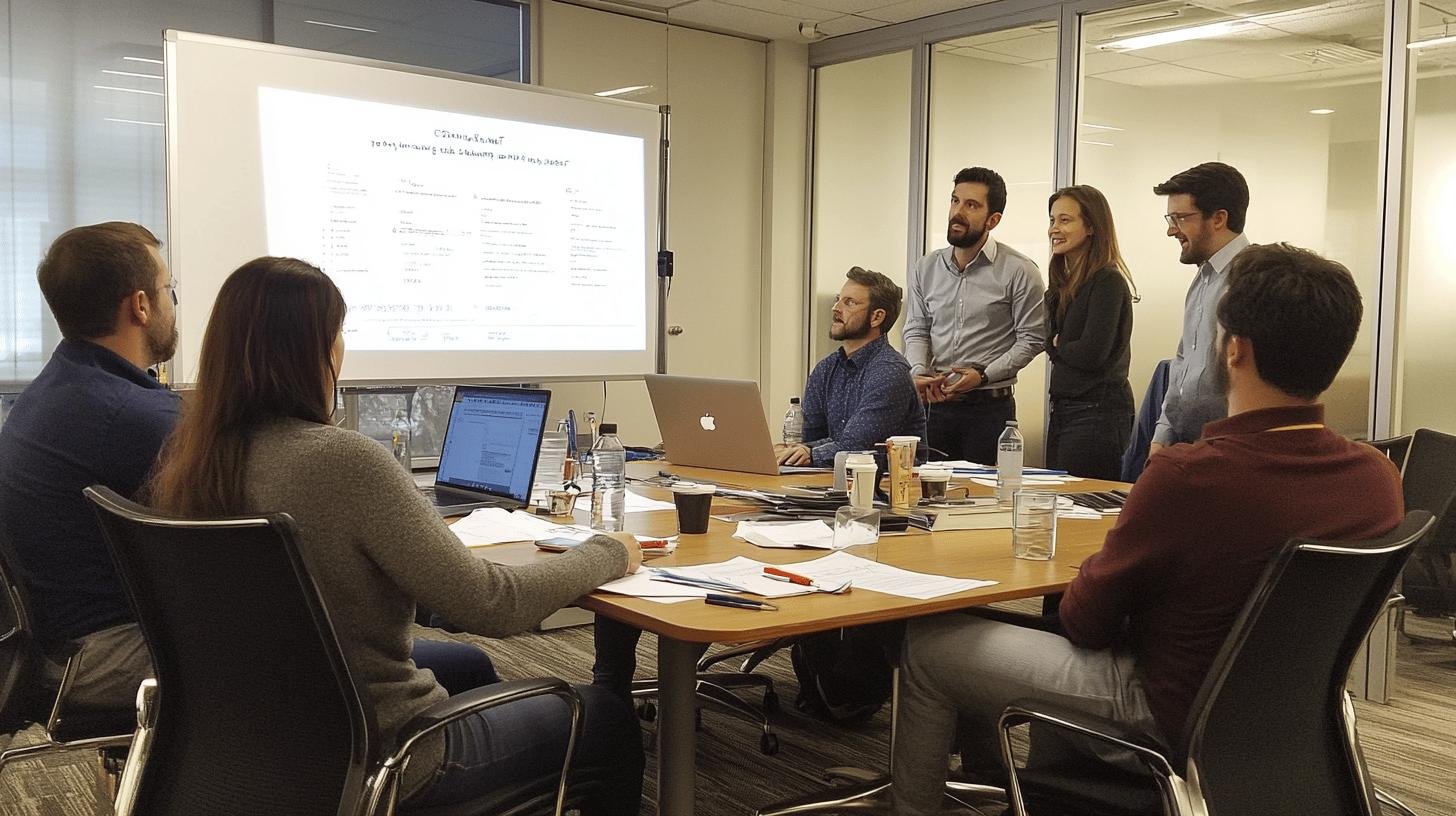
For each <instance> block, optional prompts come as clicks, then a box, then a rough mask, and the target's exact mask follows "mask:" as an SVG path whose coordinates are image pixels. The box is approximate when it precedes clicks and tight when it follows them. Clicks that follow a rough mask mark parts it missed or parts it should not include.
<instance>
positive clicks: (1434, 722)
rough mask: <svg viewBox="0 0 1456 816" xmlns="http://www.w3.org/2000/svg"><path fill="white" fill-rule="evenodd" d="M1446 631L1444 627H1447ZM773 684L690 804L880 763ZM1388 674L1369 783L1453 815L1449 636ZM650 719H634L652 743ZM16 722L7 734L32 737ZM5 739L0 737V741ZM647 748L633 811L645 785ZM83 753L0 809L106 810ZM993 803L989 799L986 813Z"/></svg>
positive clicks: (707, 753) (550, 641)
mask: <svg viewBox="0 0 1456 816" xmlns="http://www.w3.org/2000/svg"><path fill="white" fill-rule="evenodd" d="M1411 628H1412V630H1414V631H1420V632H1423V633H1426V634H1430V635H1438V634H1440V633H1441V631H1442V630H1441V625H1440V623H1439V622H1438V621H1422V620H1419V619H1415V620H1413V622H1412V626H1411ZM1447 631H1449V629H1448V630H1447ZM481 642H482V643H485V644H487V645H488V648H489V650H490V653H491V655H492V657H493V658H494V659H495V662H496V664H497V666H499V668H500V670H501V673H502V674H503V675H505V676H509V677H526V676H533V675H556V676H560V677H564V678H567V679H569V680H573V681H585V680H586V679H587V678H588V673H589V668H590V665H591V633H590V629H588V628H577V629H570V630H561V631H557V632H553V633H549V634H529V635H521V636H517V637H513V638H508V639H506V640H502V641H486V640H484V639H481ZM653 649H654V643H653V639H652V638H651V637H647V638H644V639H643V648H642V653H641V655H640V657H641V666H642V667H643V671H644V672H646V671H648V670H650V669H651V668H652V667H653V666H654V665H655V660H654V658H653V654H654V651H653ZM765 671H767V673H769V674H770V675H772V676H773V677H774V678H775V679H776V681H777V684H778V688H779V690H780V696H781V699H782V701H783V711H782V713H781V714H780V715H779V716H778V717H777V719H776V722H775V728H776V729H777V731H778V733H779V739H780V744H781V748H780V751H779V753H778V754H777V755H776V756H772V757H767V756H763V755H762V754H761V753H759V748H758V739H759V732H758V731H757V729H755V728H753V727H751V726H750V725H748V724H746V723H744V722H742V721H739V720H736V719H733V718H731V717H728V716H726V715H723V714H719V713H716V712H713V711H707V712H705V713H704V714H703V721H702V728H701V730H700V731H699V752H698V780H697V784H698V812H699V813H700V814H703V816H730V814H731V815H732V816H742V814H748V813H752V812H753V810H754V808H755V807H757V806H760V805H763V804H767V803H769V802H772V801H776V800H778V799H782V798H785V797H788V796H793V795H795V794H799V793H802V792H805V791H808V790H812V789H813V788H814V787H815V786H816V785H819V784H820V782H819V773H820V771H821V770H822V769H823V768H825V767H829V766H833V765H857V766H860V767H865V768H874V769H878V768H883V767H884V761H885V751H886V738H887V735H888V727H889V717H888V710H883V711H881V712H880V713H879V714H877V715H876V716H875V717H873V718H872V719H870V720H869V721H868V722H865V723H863V724H859V725H854V726H837V725H827V724H824V723H820V722H817V721H811V720H807V719H805V718H803V717H802V716H800V715H799V714H798V713H797V712H795V711H794V710H793V698H794V695H795V693H796V691H797V688H798V687H797V684H796V683H795V682H794V679H793V671H792V669H791V668H790V666H789V661H788V656H787V654H786V653H783V654H780V655H779V656H776V657H775V658H773V659H771V660H770V661H768V662H767V663H766V664H765ZM1396 671H1397V681H1396V686H1395V692H1394V694H1393V695H1392V698H1391V704H1390V705H1385V706H1382V705H1369V704H1363V703H1362V704H1360V705H1358V711H1359V717H1360V733H1361V738H1362V740H1361V741H1362V743H1363V746H1364V750H1365V756H1366V759H1367V761H1368V763H1369V765H1370V771H1371V775H1372V776H1373V777H1374V779H1375V782H1376V784H1377V785H1379V786H1381V787H1382V788H1384V789H1386V790H1388V791H1390V792H1391V793H1393V794H1395V795H1396V796H1398V797H1400V798H1401V799H1403V800H1404V801H1405V802H1406V803H1407V804H1408V805H1410V806H1411V807H1413V808H1414V809H1415V810H1416V812H1417V813H1419V814H1422V816H1442V815H1444V814H1452V813H1456V646H1453V645H1450V644H1447V645H1444V646H1443V645H1428V644H1405V643H1402V644H1401V645H1400V648H1399V652H1398V658H1397V670H1396ZM652 734H653V726H652V725H651V724H648V725H647V726H646V727H645V728H644V735H645V738H646V739H647V740H648V742H649V751H651V750H652V746H651V737H652ZM34 736H35V733H34V732H33V731H32V732H24V733H22V734H20V735H18V736H17V738H16V739H17V740H19V741H20V742H25V741H28V740H30V739H33V738H34ZM5 744H6V738H5V737H0V746H4V745H5ZM653 756H654V754H652V753H649V761H648V765H649V770H648V774H647V780H646V793H645V796H644V807H643V809H642V813H643V814H649V813H652V812H653V810H652V808H651V807H650V806H648V805H647V804H646V803H647V802H651V801H653V798H654V797H655V795H656V780H655V778H654V777H655V771H654V770H652V758H653ZM92 763H93V759H92V757H91V755H89V754H86V753H77V754H71V755H69V756H63V757H59V758H56V759H47V760H44V761H40V762H28V763H25V764H16V765H12V766H9V767H6V768H5V769H4V770H3V772H0V816H93V815H94V816H101V815H102V814H109V813H110V808H109V807H108V806H106V805H105V804H98V803H97V801H96V796H95V793H94V783H93V781H92V780H93V778H94V773H93V771H92V767H93V764H92ZM996 812H997V811H996V810H995V809H990V810H988V811H987V813H988V814H994V813H996Z"/></svg>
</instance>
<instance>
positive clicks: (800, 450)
mask: <svg viewBox="0 0 1456 816" xmlns="http://www.w3.org/2000/svg"><path fill="white" fill-rule="evenodd" d="M774 455H775V456H776V457H778V460H779V464H781V465H809V464H813V461H814V457H813V455H812V454H811V453H810V451H809V446H808V445H774Z"/></svg>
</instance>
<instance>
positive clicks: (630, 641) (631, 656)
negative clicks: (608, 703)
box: [592, 615, 708, 704]
mask: <svg viewBox="0 0 1456 816" xmlns="http://www.w3.org/2000/svg"><path fill="white" fill-rule="evenodd" d="M641 639H642V630H641V629H638V628H637V627H635V626H633V625H631V624H629V623H622V622H621V621H615V620H612V619H611V618H608V617H606V616H605V615H597V617H596V623H595V624H594V625H593V626H592V645H593V646H594V647H595V648H596V662H594V663H592V685H594V686H597V687H598V688H603V689H606V690H607V691H610V692H611V693H612V694H614V695H616V696H617V697H618V698H620V699H622V700H625V701H627V703H629V704H630V703H631V702H632V676H633V675H634V674H636V673H637V641H639V640H641ZM700 646H701V651H702V652H706V651H708V644H706V643H703V644H700ZM700 653H701V652H700Z"/></svg>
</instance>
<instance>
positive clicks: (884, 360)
mask: <svg viewBox="0 0 1456 816" xmlns="http://www.w3.org/2000/svg"><path fill="white" fill-rule="evenodd" d="M845 278H846V280H845V281H844V285H843V286H842V287H840V289H839V297H838V298H837V299H835V301H834V310H833V312H832V314H831V322H830V324H829V337H830V339H833V340H838V341H840V343H841V345H840V347H839V348H837V349H835V350H834V352H833V353H831V354H830V355H829V356H828V357H825V358H824V359H823V360H821V361H819V364H818V365H816V366H814V371H813V372H812V373H810V374H809V381H808V382H807V383H805V385H804V441H803V442H802V443H800V444H796V445H779V446H777V447H776V451H777V453H778V458H779V462H780V463H781V464H786V465H810V466H813V467H829V466H831V465H833V464H834V455H835V454H836V453H838V452H839V451H842V450H845V451H858V450H873V449H874V446H875V444H876V443H880V442H884V441H885V440H886V439H887V438H889V437H891V436H901V435H903V436H918V437H921V438H922V439H923V438H924V437H925V408H924V407H923V406H922V405H921V404H920V398H919V397H918V396H917V395H916V393H915V383H914V381H913V379H912V378H911V377H910V364H909V363H908V362H906V361H905V358H904V357H903V356H902V355H901V354H900V352H898V351H896V350H895V347H894V346H891V345H890V340H889V337H888V336H887V335H888V333H889V331H890V328H891V327H892V326H894V325H895V319H896V318H898V317H899V316H900V299H901V298H902V297H904V292H903V291H902V290H901V289H900V287H899V286H898V285H897V284H896V283H895V282H894V281H892V280H890V279H889V278H888V277H886V276H884V275H882V274H880V273H879V272H873V271H870V270H868V269H862V268H860V267H858V266H856V267H853V268H851V269H850V270H849V272H848V273H847V274H846V275H845Z"/></svg>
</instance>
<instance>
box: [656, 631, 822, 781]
mask: <svg viewBox="0 0 1456 816" xmlns="http://www.w3.org/2000/svg"><path fill="white" fill-rule="evenodd" d="M792 642H793V638H779V639H777V640H769V641H761V642H757V643H747V644H742V645H738V646H731V647H729V648H727V649H722V650H719V651H717V652H710V653H705V654H704V655H703V656H702V657H701V658H699V659H698V667H697V668H698V670H697V685H696V686H695V688H694V691H695V694H696V696H697V699H698V702H700V703H702V704H704V705H707V706H710V707H712V708H715V709H717V710H719V711H722V712H724V713H727V714H730V715H732V716H735V717H738V718H739V719H742V720H745V721H747V722H749V723H752V724H754V725H755V726H757V727H759V728H760V729H761V730H762V732H763V733H762V734H761V735H760V736H759V738H758V750H759V751H761V752H762V753H763V754H764V755H765V756H773V755H774V754H777V753H778V752H779V737H778V734H776V733H774V730H773V724H772V723H770V722H769V718H770V717H771V716H773V715H775V714H777V713H778V711H779V695H778V692H777V691H775V690H774V681H773V678H772V677H769V676H768V675H766V674H760V673H758V672H755V671H754V669H756V668H758V665H759V664H760V663H762V662H763V661H765V660H767V659H768V658H770V657H772V656H773V654H774V653H775V652H777V651H778V650H780V649H783V648H786V647H788V646H789V645H790V644H791V643H792ZM735 657H742V658H743V663H742V664H741V665H740V666H739V667H738V670H737V671H715V670H714V669H713V667H714V666H716V665H717V664H719V663H722V662H725V661H728V660H732V659H733V658H735ZM742 688H757V689H762V690H763V708H762V709H761V710H760V709H756V708H754V707H753V706H752V705H750V704H749V703H748V702H747V701H746V700H744V699H743V698H742V697H739V696H738V695H737V694H734V693H733V691H732V690H733V689H742ZM657 695H658V682H657V678H656V677H649V678H645V679H642V680H633V681H632V699H633V701H634V702H635V703H636V704H637V710H638V713H639V716H641V717H642V719H644V720H647V721H648V722H651V721H652V720H655V719H657V706H656V704H655V702H654V701H655V700H656V699H657Z"/></svg>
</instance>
